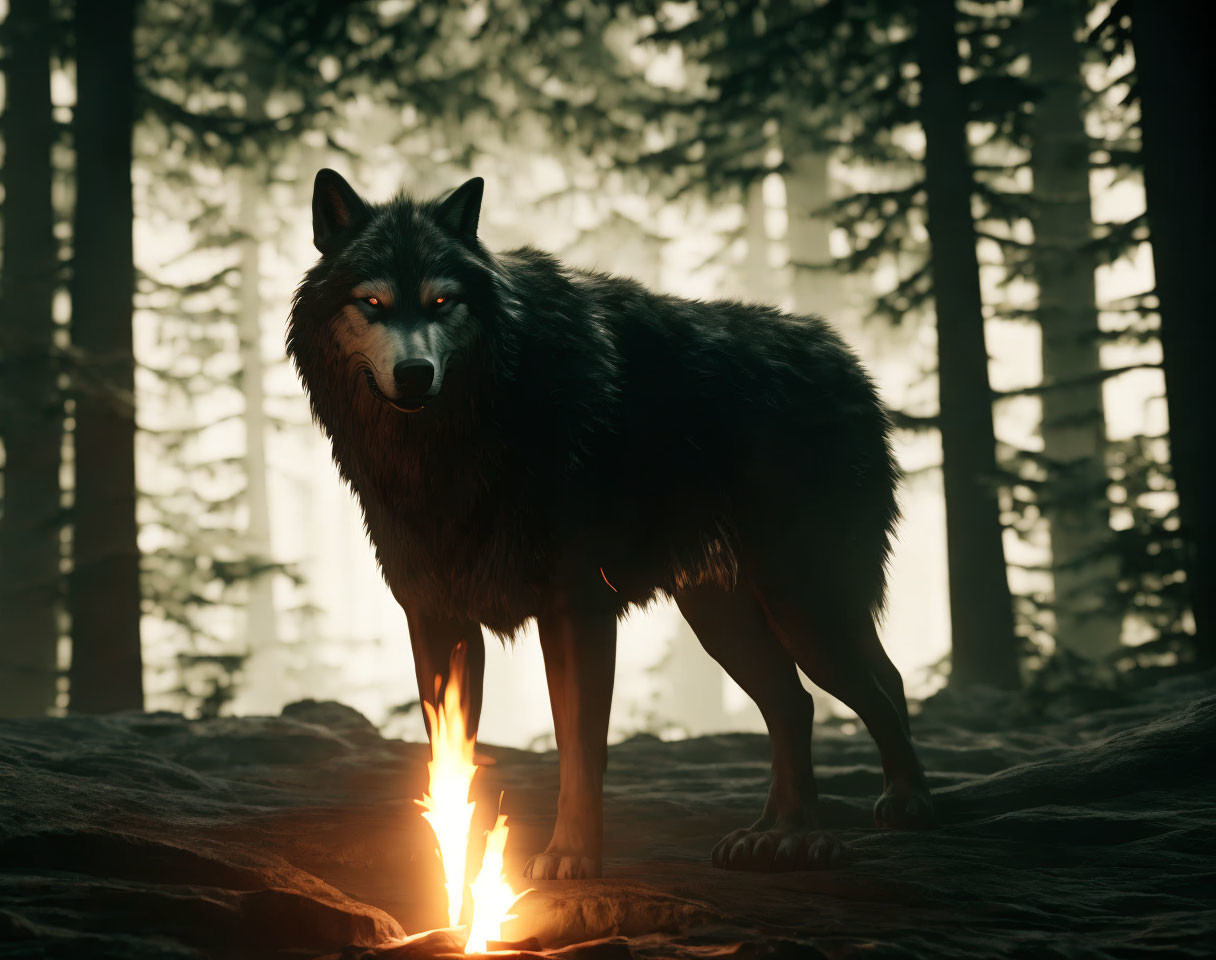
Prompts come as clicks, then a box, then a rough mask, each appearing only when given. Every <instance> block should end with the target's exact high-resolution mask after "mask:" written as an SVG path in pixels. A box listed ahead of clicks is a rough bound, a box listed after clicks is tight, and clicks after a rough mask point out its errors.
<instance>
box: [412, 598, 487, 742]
mask: <svg viewBox="0 0 1216 960" xmlns="http://www.w3.org/2000/svg"><path fill="white" fill-rule="evenodd" d="M405 619H406V622H407V623H408V624H409V628H410V645H411V647H412V648H413V652H414V673H415V674H416V675H417V677H418V699H419V700H421V701H422V702H423V703H429V704H430V705H431V706H432V707H434V706H437V705H438V704H439V702H440V701H441V700H442V699H443V691H444V690H445V689H446V688H447V685H448V682H449V680H450V679H451V676H452V671H453V668H455V669H456V671H457V672H458V674H459V680H460V702H461V704H463V705H464V707H465V710H466V711H467V712H466V715H465V718H464V721H465V725H466V729H467V730H468V732H469V734H470V735H471V736H476V735H477V724H478V722H479V721H480V720H481V685H482V677H483V676H484V675H485V667H486V646H485V641H484V640H483V639H482V636H481V625H480V624H478V623H477V622H475V621H467V620H451V619H447V618H444V617H435V616H431V615H428V614H423V613H420V612H418V611H414V612H411V611H409V610H406V612H405ZM422 720H423V722H424V723H425V724H426V732H427V736H430V733H431V722H430V719H429V718H428V716H427V713H426V711H425V710H423V711H422Z"/></svg>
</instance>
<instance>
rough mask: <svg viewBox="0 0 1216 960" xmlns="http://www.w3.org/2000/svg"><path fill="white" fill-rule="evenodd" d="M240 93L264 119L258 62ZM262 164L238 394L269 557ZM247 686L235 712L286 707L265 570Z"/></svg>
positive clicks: (252, 627) (256, 531)
mask: <svg viewBox="0 0 1216 960" xmlns="http://www.w3.org/2000/svg"><path fill="white" fill-rule="evenodd" d="M248 66H249V70H248V87H247V89H246V91H245V98H246V118H247V119H248V120H249V121H250V122H253V123H256V122H259V121H262V120H264V119H265V117H266V110H265V99H264V91H265V88H264V86H263V81H262V73H263V71H262V70H260V69H259V67H258V64H256V63H254V62H252V58H250V61H249V63H248ZM264 169H265V167H264V164H263V163H261V162H259V160H258V158H257V157H256V156H251V157H248V158H246V159H245V161H244V163H243V164H242V170H241V180H240V191H241V193H240V210H239V212H238V219H239V227H240V231H241V235H242V239H241V243H240V249H241V281H240V318H239V334H240V342H241V393H242V394H243V396H244V401H245V417H244V419H245V483H246V487H245V499H246V506H247V508H248V510H249V520H248V527H247V529H246V543H247V549H248V550H249V552H250V554H251V555H252V556H253V558H254V559H255V561H257V562H268V561H269V559H270V557H271V555H272V550H271V542H270V504H269V500H268V497H267V493H266V411H265V387H264V383H265V370H264V364H263V362H262V297H261V293H260V290H259V284H260V281H261V278H262V258H261V246H260V240H261V225H262V218H261V214H260V209H259V208H260V203H259V201H260V199H261V195H262V191H263V190H264V189H265V181H264V177H263V173H264ZM245 649H246V651H247V653H248V659H247V660H246V661H245V669H244V671H243V673H244V689H242V690H241V691H240V693H239V695H238V699H239V702H240V709H241V710H242V711H243V712H252V713H278V712H279V710H280V709H282V707H283V700H284V690H283V664H282V662H281V653H282V651H281V650H280V649H279V637H278V625H277V622H276V617H275V608H274V576H273V574H272V573H269V572H268V573H263V574H261V575H259V576H255V577H254V578H253V579H252V580H251V581H250V582H249V599H248V603H247V606H246V608H245Z"/></svg>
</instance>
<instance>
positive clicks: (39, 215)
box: [0, 0, 63, 717]
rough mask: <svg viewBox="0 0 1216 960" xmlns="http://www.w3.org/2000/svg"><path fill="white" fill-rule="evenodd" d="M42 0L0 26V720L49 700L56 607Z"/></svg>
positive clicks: (45, 18)
mask: <svg viewBox="0 0 1216 960" xmlns="http://www.w3.org/2000/svg"><path fill="white" fill-rule="evenodd" d="M54 33H55V25H54V23H53V19H52V13H51V9H50V2H49V0H13V2H12V3H11V4H10V5H9V12H8V18H7V20H6V21H5V24H4V50H5V90H6V100H7V102H6V103H5V110H4V119H3V136H4V145H5V157H4V186H5V201H4V238H3V244H4V268H3V269H4V272H3V275H2V277H0V435H2V437H3V440H4V454H5V459H4V504H3V513H2V514H0V624H2V628H0V716H14V717H20V716H33V715H39V714H45V713H46V712H47V710H48V709H50V708H51V707H53V706H54V705H55V695H56V679H57V662H56V661H57V656H58V644H59V609H60V579H59V560H60V529H61V526H62V520H61V516H60V499H59V498H60V490H59V461H60V448H61V444H62V430H63V400H62V397H61V395H60V392H59V388H58V384H57V383H56V376H57V369H56V361H55V358H54V339H55V320H54V316H53V313H52V299H53V297H54V293H55V289H56V286H57V284H58V269H59V263H58V251H57V249H56V243H55V238H54V234H53V229H54V219H55V213H54V209H53V206H52V201H51V170H52V168H51V149H52V146H53V142H54V137H55V130H54V124H53V122H52V117H51V43H52V38H53V36H54Z"/></svg>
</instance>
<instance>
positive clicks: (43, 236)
mask: <svg viewBox="0 0 1216 960" xmlns="http://www.w3.org/2000/svg"><path fill="white" fill-rule="evenodd" d="M1204 6H1205V5H1204V4H1200V3H1184V2H1173V3H1171V2H1160V0H1118V2H1115V3H1111V2H1099V3H1090V2H1087V0H1002V2H981V0H974V2H973V0H958V2H957V3H954V2H952V0H848V2H842V0H733V2H732V0H727V2H722V0H685V2H674V3H668V2H662V3H656V2H649V0H628V2H621V3H605V2H593V0H565V2H556V3H550V2H526V0H469V2H455V3H430V2H426V0H414V2H411V0H361V2H353V0H352V2H333V3H328V4H326V3H311V2H298V0H289V2H270V0H143V2H135V0H107V2H106V3H98V2H89V0H78V2H77V3H75V4H74V5H73V4H71V3H69V2H63V0H9V2H8V3H7V9H5V5H4V4H3V3H2V2H0V12H3V14H4V20H3V26H2V28H0V29H2V31H3V32H2V36H0V43H2V46H3V61H2V66H3V76H4V113H3V125H2V130H0V135H2V139H3V150H4V163H3V188H4V200H3V209H2V217H3V250H2V256H3V261H2V273H0V351H2V352H0V363H2V367H0V370H2V377H0V437H2V440H3V449H4V460H3V504H2V508H0V509H2V511H3V512H2V514H0V715H3V716H29V715H41V714H46V713H62V712H65V711H67V712H79V713H97V712H107V711H114V710H123V709H138V708H141V707H142V708H146V709H170V710H175V711H183V712H185V713H187V714H189V715H215V714H217V713H232V712H236V713H249V712H277V711H278V710H279V709H280V708H281V707H282V706H283V705H284V704H285V703H287V702H289V701H291V700H295V699H299V698H302V697H316V698H332V699H338V700H342V701H344V702H347V703H350V704H352V705H354V706H356V707H358V708H360V709H361V710H363V711H364V712H366V713H367V714H368V715H369V716H370V717H371V718H372V719H373V720H374V721H375V722H377V723H378V724H381V725H382V726H384V727H385V729H386V730H389V731H390V732H398V733H408V734H410V735H411V736H418V735H419V734H420V732H421V726H420V724H418V718H417V716H416V712H415V706H416V705H414V704H413V703H412V701H413V700H414V697H415V691H414V687H413V680H412V676H413V671H412V666H411V663H410V659H409V645H408V638H407V635H406V628H405V620H404V617H403V616H402V615H401V613H400V611H399V610H398V609H397V608H396V606H395V604H394V603H393V601H392V599H391V597H390V596H389V594H388V591H387V589H386V588H385V587H384V586H383V584H382V582H381V581H380V579H379V576H378V574H377V572H376V569H375V566H374V563H373V560H372V555H371V550H370V548H369V547H368V546H367V545H366V543H365V542H364V540H363V533H362V529H361V525H360V522H359V517H358V512H357V510H356V508H355V507H354V505H353V503H352V501H351V499H350V497H349V495H348V494H347V493H346V491H345V490H344V489H343V488H342V487H341V486H340V484H339V482H338V479H337V476H336V473H335V471H334V470H333V468H332V467H331V466H330V465H329V462H328V451H327V447H326V444H325V442H324V440H323V439H322V437H321V436H320V433H319V431H318V430H317V429H316V428H315V427H314V426H313V425H312V424H311V423H310V421H309V418H308V412H307V407H306V403H305V401H304V398H303V396H302V393H301V390H300V388H299V386H298V384H297V382H296V380H295V377H294V375H293V373H292V371H291V370H290V369H289V368H288V366H287V364H286V361H285V359H284V357H283V348H282V338H283V328H284V320H285V316H286V312H287V303H288V299H289V297H290V294H291V291H292V288H293V286H294V284H295V282H296V280H297V279H298V277H299V276H300V274H301V273H302V272H303V270H304V269H305V267H306V266H307V265H308V264H309V263H311V262H312V260H313V258H314V257H315V256H316V254H315V251H314V250H313V249H312V246H311V243H310V239H311V231H310V214H309V197H310V193H311V185H312V177H313V174H314V173H315V171H316V170H317V169H318V168H319V167H321V166H327V165H328V166H334V167H336V168H337V169H339V170H341V171H342V172H343V173H344V174H346V175H347V176H348V177H349V179H350V180H351V181H352V183H354V184H356V185H357V186H358V187H360V188H361V189H362V190H363V192H364V193H365V194H366V195H368V196H370V197H373V198H376V199H383V198H384V197H386V196H387V195H388V194H389V193H391V192H393V191H395V190H396V189H398V188H399V187H401V186H402V185H404V186H405V187H406V189H408V190H409V191H411V192H415V193H420V194H437V193H439V192H441V191H442V190H445V189H448V188H450V187H452V186H455V185H456V184H458V183H460V182H462V180H463V179H464V178H465V177H467V176H470V175H472V174H477V175H481V176H483V177H485V178H486V180H487V188H486V204H485V209H484V213H483V227H482V235H483V239H484V240H485V241H486V242H487V243H488V244H489V245H490V246H491V247H493V248H497V249H501V248H505V247H508V246H512V245H518V244H520V243H534V244H537V245H539V246H543V247H546V248H548V249H551V250H553V251H554V252H557V253H559V254H561V255H563V256H565V257H567V258H568V259H570V260H571V261H572V262H575V263H578V264H581V265H586V266H594V267H598V268H600V269H604V270H608V271H611V272H618V273H626V274H632V275H634V276H636V277H638V278H639V279H641V280H642V281H643V282H645V283H647V284H650V285H652V286H654V287H657V288H659V289H663V290H666V291H670V292H673V293H679V294H683V295H688V296H701V297H713V296H733V297H741V298H746V299H756V300H763V301H767V302H777V303H780V304H781V305H783V306H785V307H788V308H790V309H792V310H795V311H798V312H804V313H819V314H823V315H825V316H828V317H829V318H831V319H832V320H833V321H834V322H835V323H836V324H837V325H838V326H839V327H840V329H841V330H842V332H843V333H844V334H845V335H846V337H847V338H848V339H849V340H850V342H851V343H852V344H853V345H854V346H855V347H856V349H857V350H858V351H859V352H860V353H861V355H862V356H863V358H864V359H865V360H866V362H867V364H868V365H869V367H870V369H871V370H872V371H873V373H874V375H875V377H876V379H877V380H878V381H879V384H880V386H881V389H882V392H883V395H884V397H885V399H886V400H887V402H888V403H889V404H890V406H891V407H892V408H893V410H894V411H895V419H896V423H897V425H898V438H897V443H898V450H899V455H900V458H901V461H902V463H903V465H904V467H905V469H906V471H907V481H906V484H905V487H904V490H903V496H902V500H903V506H904V512H905V520H904V523H903V526H902V529H901V538H900V542H899V544H898V547H897V551H896V559H895V563H894V566H893V569H892V581H893V586H892V598H891V604H890V610H889V613H888V616H887V620H886V625H885V628H884V631H883V632H884V637H885V640H886V643H887V646H888V649H889V651H890V652H891V654H892V657H893V659H894V660H895V661H896V663H897V665H898V666H900V668H901V669H902V670H903V672H904V676H905V680H906V682H907V683H908V686H909V688H910V691H911V692H912V693H913V694H915V695H917V696H925V695H928V694H929V693H932V692H933V691H934V690H936V689H937V688H939V687H941V686H943V685H948V689H950V690H963V691H965V690H966V689H968V688H973V687H977V686H979V685H984V684H986V685H992V686H996V687H1003V688H1018V687H1020V688H1022V689H1024V690H1025V691H1027V693H1028V695H1029V696H1032V697H1037V698H1038V701H1037V702H1049V701H1050V700H1051V698H1053V697H1058V696H1064V695H1066V694H1069V693H1070V692H1072V693H1075V692H1076V691H1094V692H1096V695H1098V696H1101V695H1102V692H1103V691H1110V690H1114V689H1117V688H1118V687H1120V686H1121V685H1128V684H1138V683H1142V682H1147V681H1149V680H1151V679H1153V678H1154V677H1156V676H1159V675H1161V674H1162V673H1165V672H1174V671H1179V670H1191V669H1201V668H1204V667H1207V666H1210V665H1212V663H1213V660H1214V659H1216V658H1214V656H1213V650H1214V648H1213V645H1212V638H1211V628H1212V620H1211V617H1212V609H1211V599H1212V596H1213V593H1214V592H1216V590H1214V587H1216V582H1214V577H1213V559H1212V545H1213V543H1214V542H1216V533H1214V531H1213V518H1212V502H1211V500H1212V498H1211V496H1210V491H1209V494H1205V493H1204V490H1205V489H1207V486H1205V485H1208V486H1210V484H1211V478H1212V476H1213V475H1214V471H1213V468H1214V466H1216V465H1214V464H1213V462H1212V456H1213V454H1212V446H1213V444H1212V429H1211V427H1210V416H1211V414H1212V412H1213V411H1214V410H1216V404H1214V403H1213V402H1212V400H1213V396H1212V394H1213V378H1212V377H1211V375H1210V373H1208V372H1207V371H1205V370H1201V369H1200V367H1201V365H1202V366H1205V367H1207V366H1210V360H1209V358H1208V357H1207V356H1206V355H1205V352H1204V351H1203V350H1202V349H1200V344H1201V343H1202V342H1204V339H1205V338H1203V337H1202V336H1201V335H1200V324H1201V322H1202V321H1203V320H1204V319H1205V318H1206V317H1207V315H1208V314H1210V293H1209V290H1208V286H1209V273H1210V270H1211V263H1212V242H1211V224H1212V223H1213V219H1212V216H1213V209H1212V202H1211V201H1212V190H1213V178H1212V176H1211V172H1210V169H1209V165H1210V159H1209V158H1210V153H1208V152H1206V151H1205V150H1203V149H1200V148H1199V145H1200V144H1203V143H1205V142H1206V143H1209V144H1210V142H1211V140H1210V134H1211V126H1212V122H1213V121H1212V115H1213V111H1212V110H1211V106H1210V101H1207V100H1206V99H1200V98H1202V97H1206V96H1207V94H1206V91H1208V90H1210V89H1211V86H1210V83H1209V81H1210V80H1211V77H1210V76H1209V75H1208V74H1209V73H1210V69H1211V68H1210V65H1209V62H1208V59H1209V58H1207V57H1206V56H1205V51H1204V50H1203V43H1204V39H1205V38H1206V37H1208V36H1210V34H1209V33H1208V32H1207V31H1206V24H1201V23H1200V22H1199V21H1200V18H1201V17H1202V16H1203V12H1202V8H1203V7H1204ZM637 466H638V469H641V470H644V469H645V464H638V465H637ZM807 549H809V550H813V549H815V545H814V544H808V545H807ZM623 629H624V644H623V647H622V651H621V662H620V665H619V667H618V691H619V692H618V696H617V702H616V707H615V709H614V718H613V726H614V732H615V735H616V736H618V737H619V736H623V735H625V734H628V733H629V732H632V731H637V730H649V731H652V732H655V733H659V734H662V735H665V736H678V735H682V734H696V733H702V732H710V731H715V730H725V729H760V728H761V726H760V718H759V716H758V714H756V713H755V712H754V709H753V708H751V707H750V704H748V703H746V701H745V699H744V698H743V696H742V694H741V693H740V692H739V691H737V690H734V689H732V688H731V686H730V685H729V682H728V681H726V679H725V678H724V677H723V675H722V674H721V672H720V671H719V670H718V668H717V667H716V666H715V665H714V664H713V663H712V662H711V661H710V660H709V658H708V657H707V656H706V655H705V654H704V653H703V652H702V651H701V650H700V648H699V646H698V645H697V644H696V641H695V639H694V638H693V637H692V635H691V633H690V632H689V630H688V628H687V627H686V626H685V625H684V624H683V622H682V621H681V620H680V618H679V616H678V614H676V613H675V611H674V608H672V607H671V606H670V605H659V606H657V607H655V608H652V609H651V610H649V611H647V612H645V613H641V614H637V615H635V616H634V617H633V618H632V619H631V620H630V621H629V622H628V623H627V624H626V625H625V627H624V628H623ZM489 654H490V662H489V664H488V667H487V681H488V682H487V699H486V708H485V710H486V712H485V719H484V721H483V731H484V734H485V736H486V738H487V739H489V740H491V741H495V742H499V743H512V744H519V745H540V744H545V743H548V742H551V741H550V740H549V737H550V733H549V731H550V721H549V718H548V709H547V698H546V696H545V693H544V689H545V688H544V680H543V672H542V668H541V663H540V654H539V650H538V649H537V645H536V643H535V641H534V639H533V640H531V641H530V640H529V639H528V638H526V637H525V638H524V639H523V640H522V642H520V643H519V644H517V645H516V646H515V647H514V648H513V649H508V650H505V651H504V650H501V649H499V648H498V645H497V644H491V645H490V649H489Z"/></svg>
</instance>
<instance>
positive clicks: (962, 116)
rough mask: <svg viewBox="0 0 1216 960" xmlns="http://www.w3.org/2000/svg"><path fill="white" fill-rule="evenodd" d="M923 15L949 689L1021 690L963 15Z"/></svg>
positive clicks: (950, 7)
mask: <svg viewBox="0 0 1216 960" xmlns="http://www.w3.org/2000/svg"><path fill="white" fill-rule="evenodd" d="M917 13H918V17H917V24H916V28H915V30H916V32H915V38H914V42H915V47H916V56H917V60H918V61H919V64H920V76H921V102H920V120H921V124H922V126H923V127H924V132H925V190H926V194H927V207H928V210H927V213H928V230H929V243H930V248H931V254H930V256H931V257H932V264H931V275H932V278H933V297H934V300H935V303H936V308H937V362H938V378H939V384H940V386H939V391H940V405H941V415H940V422H941V435H942V475H943V481H944V485H945V493H946V548H947V551H948V563H949V583H950V625H951V635H952V648H953V653H952V671H951V682H952V683H957V684H961V685H966V684H973V683H987V684H992V685H994V686H1000V687H1013V686H1016V685H1017V683H1018V655H1017V643H1016V640H1015V637H1014V632H1013V604H1012V600H1011V598H1010V594H1009V581H1008V579H1007V577H1006V571H1005V554H1004V549H1003V546H1002V543H1001V521H1000V512H999V504H998V502H997V490H996V484H995V481H996V476H997V470H996V438H995V435H994V433H993V427H992V393H991V387H990V386H989V384H988V353H987V351H986V349H985V346H984V317H983V304H982V301H981V298H980V282H979V263H978V259H977V256H976V251H975V243H976V237H975V224H974V222H973V221H972V218H971V196H972V192H973V190H972V183H973V178H972V168H971V160H970V156H969V151H968V146H967V106H966V101H965V99H964V91H963V87H962V83H961V81H960V79H959V54H958V37H957V34H956V30H955V19H956V14H955V10H954V4H953V0H951V2H950V3H944V2H942V0H918V4H917Z"/></svg>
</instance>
